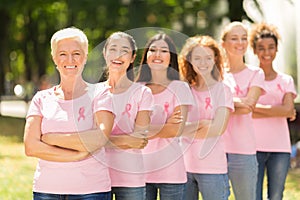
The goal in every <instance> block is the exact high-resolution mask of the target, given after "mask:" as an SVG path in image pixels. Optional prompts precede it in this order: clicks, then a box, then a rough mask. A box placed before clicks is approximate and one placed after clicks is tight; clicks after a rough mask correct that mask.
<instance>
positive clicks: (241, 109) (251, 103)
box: [233, 86, 262, 115]
mask: <svg viewBox="0 0 300 200" xmlns="http://www.w3.org/2000/svg"><path fill="white" fill-rule="evenodd" d="M261 93H262V89H261V88H260V87H257V86H253V87H251V88H250V89H249V91H248V93H247V96H246V97H244V98H237V97H234V98H233V102H234V112H233V114H236V115H243V114H249V113H251V112H252V111H253V110H254V108H255V105H256V102H257V100H258V99H259V97H260V95H261Z"/></svg>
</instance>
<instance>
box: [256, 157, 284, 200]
mask: <svg viewBox="0 0 300 200" xmlns="http://www.w3.org/2000/svg"><path fill="white" fill-rule="evenodd" d="M256 156H257V162H258V175H257V188H256V199H257V200H262V193H263V192H262V191H263V182H264V174H265V169H266V173H267V180H268V199H270V200H281V199H282V198H283V191H284V184H285V179H286V176H287V173H288V170H289V166H290V153H279V152H278V153H275V152H257V153H256Z"/></svg>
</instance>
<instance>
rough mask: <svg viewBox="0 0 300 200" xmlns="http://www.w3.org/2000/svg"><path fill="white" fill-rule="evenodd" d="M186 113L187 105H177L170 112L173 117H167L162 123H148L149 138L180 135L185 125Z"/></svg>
mask: <svg viewBox="0 0 300 200" xmlns="http://www.w3.org/2000/svg"><path fill="white" fill-rule="evenodd" d="M187 113H188V106H187V105H181V106H177V107H176V108H175V109H174V111H173V114H172V116H175V117H172V116H171V117H170V118H169V119H170V120H167V122H166V123H165V124H163V125H150V127H149V133H148V135H149V139H154V138H172V137H179V136H181V134H182V132H183V129H184V126H185V122H186V118H187Z"/></svg>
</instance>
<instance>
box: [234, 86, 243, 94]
mask: <svg viewBox="0 0 300 200" xmlns="http://www.w3.org/2000/svg"><path fill="white" fill-rule="evenodd" d="M234 89H235V93H236V95H239V94H241V95H242V94H243V91H242V90H241V89H240V87H239V86H238V85H237V86H235V87H234Z"/></svg>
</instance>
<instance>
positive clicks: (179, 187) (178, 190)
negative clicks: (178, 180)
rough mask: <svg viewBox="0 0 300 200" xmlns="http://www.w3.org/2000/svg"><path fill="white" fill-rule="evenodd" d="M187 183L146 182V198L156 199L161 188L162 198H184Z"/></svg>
mask: <svg viewBox="0 0 300 200" xmlns="http://www.w3.org/2000/svg"><path fill="white" fill-rule="evenodd" d="M185 186H186V184H185V183H182V184H172V183H147V184H146V199H147V200H156V199H157V193H158V190H159V199H160V200H183V195H184V193H185Z"/></svg>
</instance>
